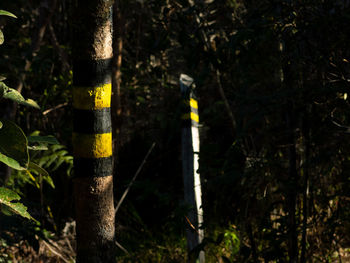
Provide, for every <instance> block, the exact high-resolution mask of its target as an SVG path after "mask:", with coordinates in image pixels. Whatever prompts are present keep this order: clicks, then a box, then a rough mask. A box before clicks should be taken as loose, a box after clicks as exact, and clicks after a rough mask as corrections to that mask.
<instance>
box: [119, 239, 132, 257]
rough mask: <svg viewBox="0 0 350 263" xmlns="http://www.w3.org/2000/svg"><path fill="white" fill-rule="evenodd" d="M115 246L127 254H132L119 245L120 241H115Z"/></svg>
mask: <svg viewBox="0 0 350 263" xmlns="http://www.w3.org/2000/svg"><path fill="white" fill-rule="evenodd" d="M115 244H116V245H117V247H119V248H120V249H121V250H122V251H123V252H124V253H125V254H130V253H129V251H127V250H126V249H125V248H124V247H123V246H122V245H121V244H120V243H118V241H117V240H116V241H115Z"/></svg>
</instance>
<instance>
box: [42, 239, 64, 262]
mask: <svg viewBox="0 0 350 263" xmlns="http://www.w3.org/2000/svg"><path fill="white" fill-rule="evenodd" d="M42 242H43V244H44V245H45V246H46V247H47V248H48V249H49V250H50V251H51V252H52V253H53V254H55V255H56V256H58V257H59V258H61V259H62V260H63V261H64V262H66V263H69V261H68V260H67V259H66V258H65V257H64V256H62V255H61V254H60V253H59V252H58V251H56V250H55V249H54V248H53V247H51V246H50V245H49V244H48V243H47V242H45V241H44V240H42Z"/></svg>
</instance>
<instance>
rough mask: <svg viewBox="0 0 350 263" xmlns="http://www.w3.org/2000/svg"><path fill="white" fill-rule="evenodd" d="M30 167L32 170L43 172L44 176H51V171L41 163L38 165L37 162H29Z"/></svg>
mask: <svg viewBox="0 0 350 263" xmlns="http://www.w3.org/2000/svg"><path fill="white" fill-rule="evenodd" d="M28 168H29V169H30V170H34V171H36V172H37V173H38V174H41V175H43V176H49V173H48V172H47V171H46V170H45V169H44V168H41V167H40V166H39V165H37V164H36V163H33V162H29V166H28Z"/></svg>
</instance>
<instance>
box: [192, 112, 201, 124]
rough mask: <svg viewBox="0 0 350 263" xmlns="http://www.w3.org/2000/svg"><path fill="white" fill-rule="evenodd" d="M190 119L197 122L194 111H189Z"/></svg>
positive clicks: (197, 117)
mask: <svg viewBox="0 0 350 263" xmlns="http://www.w3.org/2000/svg"><path fill="white" fill-rule="evenodd" d="M191 120H193V121H195V122H199V116H198V114H195V113H194V112H191Z"/></svg>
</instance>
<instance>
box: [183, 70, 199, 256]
mask: <svg viewBox="0 0 350 263" xmlns="http://www.w3.org/2000/svg"><path fill="white" fill-rule="evenodd" d="M193 86H194V83H193V79H192V78H191V77H189V76H187V75H184V74H181V76H180V87H181V93H182V96H183V99H184V114H183V115H182V122H183V126H182V169H183V179H184V199H185V204H186V205H188V207H189V212H188V215H187V223H186V224H187V229H186V234H187V246H188V250H189V251H190V252H191V251H193V250H194V249H195V248H196V247H198V245H199V244H200V243H201V242H202V240H203V237H204V230H203V228H202V224H203V208H202V190H201V182H200V175H199V173H198V168H199V166H198V157H199V156H198V155H199V131H198V124H199V116H198V103H197V101H196V99H195V98H194V96H193V93H192V90H191V88H192V87H193ZM199 261H200V262H201V263H203V262H204V261H205V260H204V252H203V251H201V252H200V253H199Z"/></svg>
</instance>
